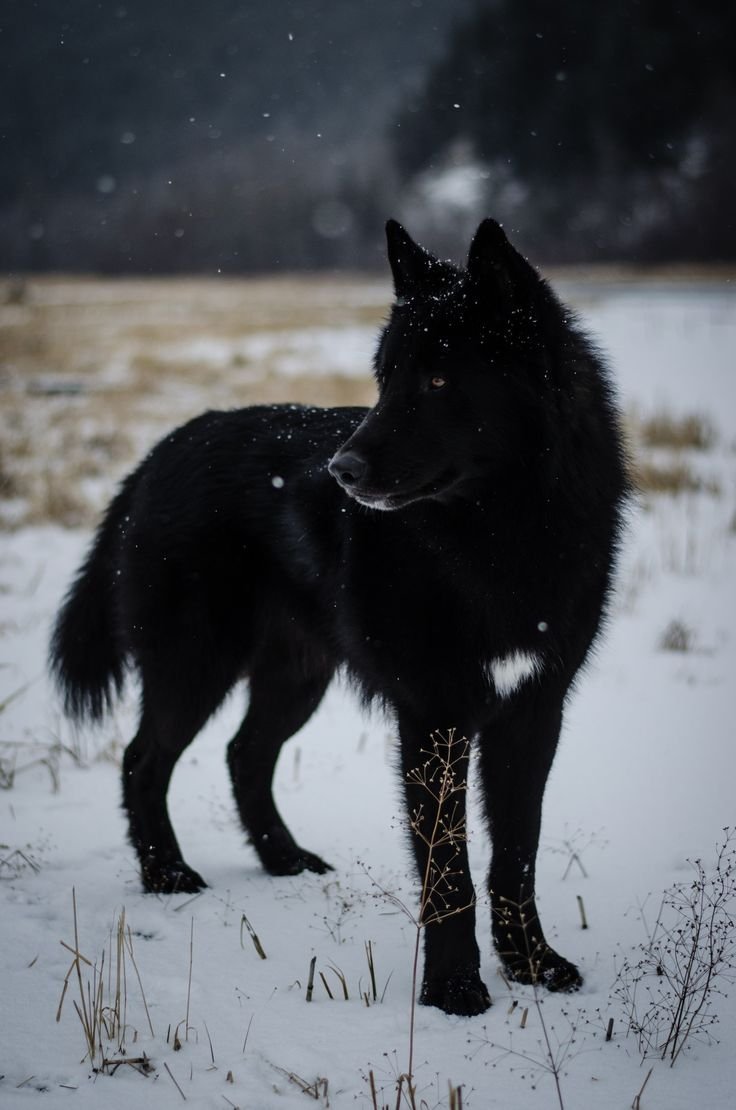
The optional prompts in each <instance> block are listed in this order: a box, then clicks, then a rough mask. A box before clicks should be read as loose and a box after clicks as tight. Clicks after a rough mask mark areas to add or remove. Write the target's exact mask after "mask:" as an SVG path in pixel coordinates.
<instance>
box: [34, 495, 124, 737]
mask: <svg viewBox="0 0 736 1110" xmlns="http://www.w3.org/2000/svg"><path fill="white" fill-rule="evenodd" d="M135 477H136V475H135V474H133V475H131V476H130V477H129V478H128V479H127V481H126V482H125V483H124V485H123V486H122V488H121V489H120V492H119V493H118V494H117V496H116V497H115V498H114V500H113V501H112V503H111V504H110V507H109V508H108V510H107V514H106V515H105V518H104V520H103V521H102V523H101V525H100V527H99V529H98V531H97V535H96V536H95V538H94V541H93V543H92V547H91V549H90V551H89V554H88V555H87V558H86V560H85V562H84V563H83V564H82V566H81V568H80V570H79V572H78V574H77V577H76V579H75V581H74V583H73V585H72V587H71V589H70V591H69V593H68V595H67V597H66V600H65V602H64V605H63V606H62V608H61V610H60V611H59V615H58V617H57V618H56V624H55V626H54V631H53V634H52V637H51V644H50V649H49V666H50V668H51V673H52V674H53V676H54V679H55V681H56V684H57V686H58V688H59V691H60V692H61V694H62V696H63V699H64V709H65V712H66V713H67V714H68V716H70V717H72V718H74V719H75V720H77V721H84V720H89V721H100V720H102V718H103V717H104V715H105V712H106V711H107V710H108V709H109V708H110V707H111V706H112V704H113V701H114V700H115V697H116V695H118V694H119V693H120V691H121V689H122V686H123V681H124V679H125V662H126V653H125V648H124V645H123V643H122V640H121V636H120V632H119V630H118V628H117V620H116V603H115V595H116V590H117V588H118V587H117V583H116V579H117V570H118V559H117V558H116V555H117V552H118V551H119V548H120V538H121V533H122V531H123V530H124V529H125V526H126V519H127V516H128V512H129V505H130V500H131V491H132V486H133V484H134V479H135Z"/></svg>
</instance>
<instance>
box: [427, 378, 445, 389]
mask: <svg viewBox="0 0 736 1110" xmlns="http://www.w3.org/2000/svg"><path fill="white" fill-rule="evenodd" d="M429 384H430V386H431V387H432V389H442V386H443V385H445V384H446V382H445V379H444V378H440V377H435V378H432V379H430V383H429Z"/></svg>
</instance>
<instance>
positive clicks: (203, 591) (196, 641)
mask: <svg viewBox="0 0 736 1110" xmlns="http://www.w3.org/2000/svg"><path fill="white" fill-rule="evenodd" d="M387 235H388V251H389V260H390V263H391V268H392V271H393V277H394V284H395V290H396V301H395V304H394V305H393V307H392V309H391V315H390V319H389V322H388V325H387V326H386V327H385V329H384V330H383V332H382V335H381V338H380V343H379V346H378V350H377V354H376V359H375V370H376V377H377V381H378V386H379V400H378V403H377V404H376V406H375V407H374V408H373V409H371V410H370V411H368V410H366V409H358V408H334V409H319V408H309V407H301V406H296V405H276V406H269V407H253V408H247V409H242V410H240V411H235V412H208V413H205V414H204V415H203V416H200V417H198V418H197V419H195V420H192V421H191V422H190V423H188V424H186V425H184V427H182V428H179V429H177V430H176V431H174V432H173V433H172V434H171V435H169V436H167V437H166V439H164V440H163V441H162V442H161V443H159V444H158V446H157V447H155V448H154V450H153V451H152V452H151V453H150V454H149V455H148V456H147V458H146V459H145V460H144V461H143V462H142V463H141V465H140V466H139V467H138V469H137V470H136V471H135V472H134V473H133V474H131V475H130V476H129V477H128V478H127V480H126V481H125V482H124V483H123V486H122V488H121V490H120V492H119V493H118V495H117V496H116V497H115V499H114V500H113V502H112V504H111V506H110V508H109V510H108V512H107V515H106V517H105V519H104V521H103V523H102V525H101V526H100V528H99V531H98V533H97V536H96V539H95V541H94V544H93V546H92V549H91V552H90V554H89V556H88V558H87V561H86V563H85V564H84V565H83V567H82V569H81V571H80V573H79V576H78V578H77V580H76V582H75V584H74V586H73V588H72V590H71V592H70V594H69V597H68V599H67V600H66V603H65V605H64V607H63V608H62V610H61V612H60V614H59V617H58V622H57V624H56V629H55V632H54V636H53V643H52V648H51V661H52V667H53V670H54V672H55V675H56V678H57V680H58V682H59V684H60V687H61V689H62V690H63V691H64V693H65V696H66V707H67V710H68V711H69V713H70V714H71V715H73V716H75V717H77V718H84V717H88V718H93V719H99V718H101V717H102V715H103V713H104V712H105V710H106V709H107V708H109V706H110V704H111V702H112V700H113V696H114V694H115V693H117V692H118V691H119V689H120V687H121V684H122V682H123V680H124V677H125V672H126V669H127V668H128V667H135V668H136V669H137V671H138V673H139V676H140V679H141V683H142V701H141V711H140V723H139V727H138V731H137V733H136V735H135V737H134V738H133V740H132V741H131V743H130V745H129V746H128V748H127V750H126V752H125V758H124V771H123V797H124V805H125V809H126V811H127V814H128V819H129V822H130V838H131V841H132V844H133V846H134V848H135V850H136V852H137V854H138V857H139V860H140V866H141V872H142V877H143V884H144V886H145V888H146V889H147V890H150V891H161V892H174V891H196V890H198V889H199V888H201V887H202V886H204V885H205V884H204V882H203V880H202V879H201V878H200V876H199V875H198V874H197V872H196V871H194V870H192V868H191V867H189V866H188V864H186V863H185V862H184V860H183V859H182V854H181V851H180V848H179V845H178V843H177V840H176V837H175V834H174V831H173V829H172V827H171V823H170V821H169V816H168V812H167V807H166V794H167V788H168V784H169V779H170V776H171V772H172V770H173V767H174V764H175V763H176V761H177V759H178V758H179V756H180V755H181V754H182V752H183V751H184V749H185V748H186V746H187V745H188V744H189V743H190V742H191V741H192V740H193V739H194V737H195V736H196V734H197V733H198V732H199V730H200V729H201V728H202V726H203V725H204V723H205V721H206V720H207V719H208V717H209V716H210V715H211V714H212V713H213V712H214V711H215V710H216V709H217V707H218V706H219V705H220V704H221V702H222V701H223V699H224V697H225V695H226V694H227V693H228V691H229V690H230V689H231V688H232V687H233V685H234V684H235V683H237V682H238V680H239V679H241V678H243V677H246V676H247V678H248V680H249V684H250V701H249V706H248V712H247V714H246V717H245V720H244V721H243V723H242V725H241V726H240V728H239V729H238V731H237V733H236V734H235V736H234V738H233V739H232V740H231V742H230V745H229V747H228V765H229V768H230V773H231V776H232V783H233V789H234V793H235V800H236V803H237V807H238V810H239V813H240V818H241V820H242V823H243V827H244V829H245V830H246V832H247V833H248V835H249V837H250V839H251V841H252V843H253V845H254V846H255V849H256V851H257V852H258V855H259V856H260V859H261V861H262V863H263V866H264V867H265V868H266V870H267V871H269V872H271V874H274V875H293V874H296V873H297V872H300V871H303V870H305V869H306V870H311V871H316V872H318V873H319V872H324V871H325V870H327V869H328V864H326V863H325V862H324V861H323V860H322V859H320V857H319V856H317V855H314V854H313V853H312V852H309V851H306V850H305V849H304V848H302V847H301V846H300V845H299V844H297V843H296V842H295V841H294V839H293V837H292V836H291V834H290V832H289V831H288V829H287V827H286V825H285V824H284V822H283V820H282V818H281V815H280V814H279V812H278V810H277V809H276V806H275V804H274V800H273V796H272V790H271V782H272V776H273V771H274V766H275V764H276V759H277V756H278V754H279V750H280V748H281V746H282V744H283V743H284V741H286V740H288V739H289V737H290V736H292V735H293V734H294V733H295V732H296V731H297V730H298V729H299V728H301V726H302V725H303V724H305V722H306V721H307V720H309V718H310V717H311V715H312V714H313V713H314V711H315V709H316V708H317V706H318V705H319V703H320V701H321V699H322V696H323V694H324V692H325V690H326V688H327V686H328V683H329V682H330V680H331V678H332V676H333V674H334V673H335V671H336V670H337V669H338V668H343V669H344V670H346V671H347V672H348V674H349V675H350V676H351V677H352V679H353V680H354V681H355V683H356V684H357V686H358V687H359V689H360V690H361V692H362V694H363V696H364V697H365V699H367V700H369V699H379V700H380V701H381V702H383V703H384V704H385V705H386V706H387V707H388V708H389V709H390V710H391V711H392V713H393V714H394V715H395V718H396V721H397V724H398V729H399V734H400V739H401V759H402V767H403V771H404V780H405V793H406V804H407V810H408V814H409V816H410V819H411V817H412V815H413V816H414V818H415V819H416V816H417V814H419V813H421V821H420V823H421V822H422V821H423V822H425V824H424V825H423V828H424V829H425V830H426V829H427V828H429V827H431V823H432V822H433V821H434V818H435V817H436V812H435V811H433V803H432V800H431V796H430V794H429V793H428V792H427V791H426V790H424V789H423V788H422V787H420V786H417V785H416V784H414V783H412V782H411V781H409V779H408V778H407V775H408V773H409V772H410V771H412V770H413V769H415V768H418V767H420V766H422V765H424V764H425V763H426V764H427V765H428V773H431V772H432V770H433V767H432V763H433V760H434V761H436V758H435V757H434V756H431V755H430V756H428V755H427V752H428V751H429V750H431V744H430V737H431V735H432V734H433V733H436V732H437V731H439V732H441V733H442V734H443V735H444V736H447V734H448V733H449V731H450V730H453V729H454V730H455V735H456V736H465V737H468V738H469V739H470V740H471V741H472V745H473V746H474V747H476V748H477V752H478V767H479V778H480V781H481V784H482V791H483V798H484V802H485V811H486V815H487V820H488V825H489V829H490V833H491V837H492V841H493V860H492V863H491V868H490V873H489V877H488V888H489V890H490V892H491V901H492V928H493V936H494V940H495V944H496V948H497V950H498V953H499V956H500V959H501V961H502V963H503V965H504V967H505V971H506V973H507V974H508V975H510V976H513V977H515V978H517V979H521V980H526V981H529V980H531V979H535V978H539V979H540V980H541V981H543V982H545V983H546V984H547V985H548V986H549V987H550V988H552V989H563V990H564V989H574V988H575V987H576V986H578V985H579V983H580V976H579V973H578V971H577V969H576V968H575V967H574V966H573V965H572V964H571V963H569V962H568V961H567V960H565V959H564V958H563V957H562V956H560V955H558V954H557V953H556V952H555V951H554V950H553V949H552V948H551V947H550V946H549V945H548V944H547V942H546V941H545V939H544V934H543V932H542V927H541V924H540V922H539V918H538V915H537V910H536V906H535V903H534V875H535V860H536V852H537V843H538V838H539V826H540V815H541V807H542V795H543V792H544V788H545V783H546V781H547V775H548V772H549V769H550V765H551V763H552V759H553V757H554V754H555V748H556V746H557V739H558V735H559V731H560V722H561V717H562V710H563V704H564V701H565V696H566V694H567V691H568V689H569V688H570V685H571V683H572V681H573V678H574V676H575V674H576V672H577V671H578V670H579V668H580V666H581V665H582V663H583V661H584V660H585V658H586V655H587V654H588V652H589V650H590V647H591V644H592V642H593V641H594V639H595V637H596V634H597V633H598V631H599V628H600V625H601V619H602V614H603V612H604V609H605V604H606V598H607V595H608V593H609V589H610V585H611V573H612V567H613V562H614V558H615V552H616V546H617V538H618V535H619V528H620V520H621V511H622V505H623V502H624V499H625V496H626V477H625V467H624V460H623V453H622V447H621V440H620V435H619V426H618V419H617V416H616V412H615V408H614V405H613V402H612V398H611V393H610V390H609V386H608V384H607V380H606V375H605V372H604V370H603V369H602V366H601V362H600V359H599V357H598V355H597V354H596V352H595V351H594V350H593V348H592V347H591V345H590V343H589V342H588V341H587V340H586V338H585V337H584V336H583V334H582V333H581V332H580V330H579V329H578V327H577V326H576V324H575V322H574V320H573V319H572V317H571V315H570V313H569V312H568V310H567V309H565V308H564V307H563V306H562V305H561V304H560V302H559V301H558V300H557V298H556V297H555V295H554V294H553V293H552V291H551V290H550V288H549V287H548V285H547V284H546V283H545V282H544V281H543V280H542V279H541V278H540V277H539V276H538V274H537V273H536V271H535V270H533V269H532V267H531V266H529V265H528V264H527V262H526V261H525V260H524V259H523V258H522V257H521V256H520V255H519V254H517V252H516V251H515V250H514V249H513V247H511V245H510V244H509V243H508V241H507V240H506V237H505V235H504V233H503V231H502V230H501V228H500V227H499V226H498V225H497V224H496V223H494V222H493V221H492V220H486V221H484V222H483V223H482V224H481V226H480V228H479V229H478V232H477V233H476V236H475V238H474V239H473V242H472V245H471V248H470V256H469V259H468V265H467V269H465V270H460V269H456V268H455V267H453V266H451V265H449V264H448V263H444V262H439V261H438V260H437V259H435V258H434V257H433V256H432V255H430V254H428V253H427V252H425V251H424V250H423V249H422V248H421V247H419V246H418V245H417V244H416V243H414V242H413V241H412V239H410V237H409V236H408V235H407V233H406V232H405V231H404V229H403V228H402V227H400V225H398V224H396V223H395V222H393V221H390V222H389V224H388V225H387ZM519 653H521V654H519ZM501 660H506V661H507V669H506V671H504V669H503V668H499V661H501ZM514 662H515V666H514V665H513V664H514ZM466 764H467V760H466V759H465V758H463V759H461V760H460V761H459V763H458V766H457V767H456V773H457V775H458V781H460V782H461V781H462V780H463V779H464V778H465V774H466V771H467V766H466ZM464 802H465V798H464V792H463V791H460V792H459V793H458V794H456V795H455V796H454V797H453V805H454V806H459V807H460V808H458V809H456V810H455V811H454V813H453V820H454V821H455V822H457V821H459V820H461V819H462V817H463V814H464V810H463V808H462V807H463V806H464ZM441 817H443V818H444V819H446V820H449V813H444V814H442V815H441ZM416 823H417V822H416V820H415V824H416ZM412 842H413V847H414V852H415V855H416V862H417V868H418V873H419V875H420V876H423V875H424V874H425V870H426V865H427V847H426V844H425V843H424V840H423V839H422V837H421V836H419V835H416V832H414V834H413V835H412ZM434 865H435V871H434V872H433V875H434V876H435V879H434V881H435V884H436V885H437V887H438V890H437V892H436V893H437V897H438V898H439V899H440V901H441V904H442V907H443V909H442V913H441V914H440V917H441V918H442V920H441V921H437V920H434V919H430V915H429V914H428V915H427V918H428V920H427V925H426V930H425V969H424V983H423V988H422V1001H424V1002H425V1003H429V1004H433V1005H436V1006H439V1007H440V1008H441V1009H443V1010H445V1011H447V1012H448V1013H457V1014H475V1013H480V1012H482V1011H483V1010H485V1009H486V1008H487V1006H488V1005H489V1003H490V998H489V995H488V991H487V990H486V987H485V985H484V984H483V982H482V980H481V978H480V974H479V950H478V945H477V943H476V937H475V909H474V892H473V887H472V884H471V879H470V874H469V870H468V861H467V852H466V848H465V845H464V843H463V842H462V839H460V840H459V841H458V840H456V841H455V842H454V843H453V844H449V843H445V844H444V846H441V847H440V848H439V849H438V850H437V853H436V858H435V860H434ZM449 871H451V872H452V875H451V876H449V875H448V872H449ZM454 911H457V912H454Z"/></svg>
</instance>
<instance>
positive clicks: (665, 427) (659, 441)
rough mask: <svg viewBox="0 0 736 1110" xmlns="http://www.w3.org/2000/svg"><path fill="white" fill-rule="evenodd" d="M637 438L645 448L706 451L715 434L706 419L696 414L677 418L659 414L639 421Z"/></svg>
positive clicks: (666, 413)
mask: <svg viewBox="0 0 736 1110" xmlns="http://www.w3.org/2000/svg"><path fill="white" fill-rule="evenodd" d="M639 438H640V441H641V443H642V444H643V445H644V446H645V447H666V448H672V449H674V450H678V451H683V450H695V451H708V450H710V448H711V447H713V446H714V444H715V440H716V434H715V429H714V427H713V424H712V422H711V421H710V420H708V418H707V417H704V416H699V415H697V414H693V415H689V416H680V417H677V416H672V414H671V413H668V412H659V413H655V414H654V415H653V416H651V417H649V418H647V419H645V420H642V421H641V423H640V424H639Z"/></svg>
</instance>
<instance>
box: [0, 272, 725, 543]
mask: <svg viewBox="0 0 736 1110" xmlns="http://www.w3.org/2000/svg"><path fill="white" fill-rule="evenodd" d="M389 300H390V291H389V288H388V285H387V284H386V283H384V282H378V281H376V280H375V279H371V278H365V277H358V276H354V277H350V276H346V275H340V276H339V277H329V276H327V277H325V276H320V277H300V278H293V277H290V278H266V279H230V278H228V279H224V278H214V277H213V278H210V279H202V278H198V279H191V278H188V279H155V280H146V279H138V280H115V279H105V280H98V279H92V278H66V277H64V278H60V277H41V278H28V279H24V280H22V281H5V282H0V402H1V406H2V425H1V427H0V442H1V443H2V448H1V449H0V527H3V526H4V527H6V528H12V527H18V526H21V525H25V524H37V523H44V522H54V523H59V524H61V525H64V526H67V527H77V526H84V527H89V526H90V525H92V524H93V523H94V521H95V519H96V517H97V514H98V513H99V511H100V510H101V509H102V508H103V507H104V505H105V503H106V502H107V500H108V498H109V496H110V494H111V492H112V490H113V488H114V484H115V482H116V481H117V480H119V479H120V478H121V477H122V476H123V474H124V473H125V472H126V471H127V470H128V469H129V468H130V467H131V465H132V464H133V463H134V462H135V461H136V460H137V459H138V458H139V457H140V456H141V455H142V454H143V453H144V452H145V451H146V450H147V449H148V448H149V447H150V446H151V444H152V443H154V442H155V441H156V440H157V439H158V438H159V437H160V436H161V435H163V433H164V432H165V431H166V430H167V429H168V428H171V427H172V426H174V425H176V424H179V423H182V422H184V421H185V420H187V419H189V418H190V417H191V416H194V415H196V414H197V413H198V412H201V411H203V410H204V409H207V408H233V407H238V406H241V405H247V404H253V403H257V402H263V403H275V402H280V401H287V400H288V401H296V402H303V403H307V404H309V403H312V404H323V405H333V404H334V405H350V404H371V403H372V402H373V400H374V397H375V392H374V386H373V382H372V379H371V376H370V355H371V352H372V347H373V340H372V336H373V333H374V332H375V330H376V329H377V327H378V325H379V324H380V322H381V320H382V319H383V318H384V316H385V312H386V307H387V305H388V303H389ZM327 329H329V331H330V333H332V334H330V335H328V333H327ZM340 329H345V330H344V332H343V334H342V336H341V334H340ZM356 329H362V330H361V331H357V332H356ZM356 336H358V338H359V346H358V352H359V353H357V354H356V348H355V346H354V344H355V342H356ZM364 341H365V342H364ZM361 352H362V353H361ZM363 359H364V361H365V367H364V369H365V373H364V374H362V375H361V376H355V369H356V360H363ZM628 431H629V438H630V442H631V444H632V445H633V447H632V456H633V458H634V460H635V461H634V462H633V463H632V471H633V476H634V481H635V483H636V485H637V486H638V488H639V489H640V490H641V491H642V492H643V493H645V494H647V495H661V494H680V493H688V492H698V491H701V490H705V491H707V492H711V493H716V492H719V491H718V490H717V488H716V486H715V485H714V484H713V483H712V482H710V481H708V480H707V479H703V478H702V477H701V476H700V474H699V472H698V470H697V469H696V466H695V461H694V460H693V458H692V455H693V452H694V451H699V452H703V451H707V450H708V449H710V448H712V447H713V446H714V443H715V434H714V430H713V427H712V425H711V424H710V423H709V421H708V420H707V419H705V418H704V417H702V416H698V415H696V414H694V415H688V416H682V417H675V416H673V415H672V414H670V413H668V412H666V411H663V412H659V413H655V414H653V415H649V416H646V417H642V416H637V415H636V414H635V415H633V416H632V417H631V419H630V421H629V427H628Z"/></svg>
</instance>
